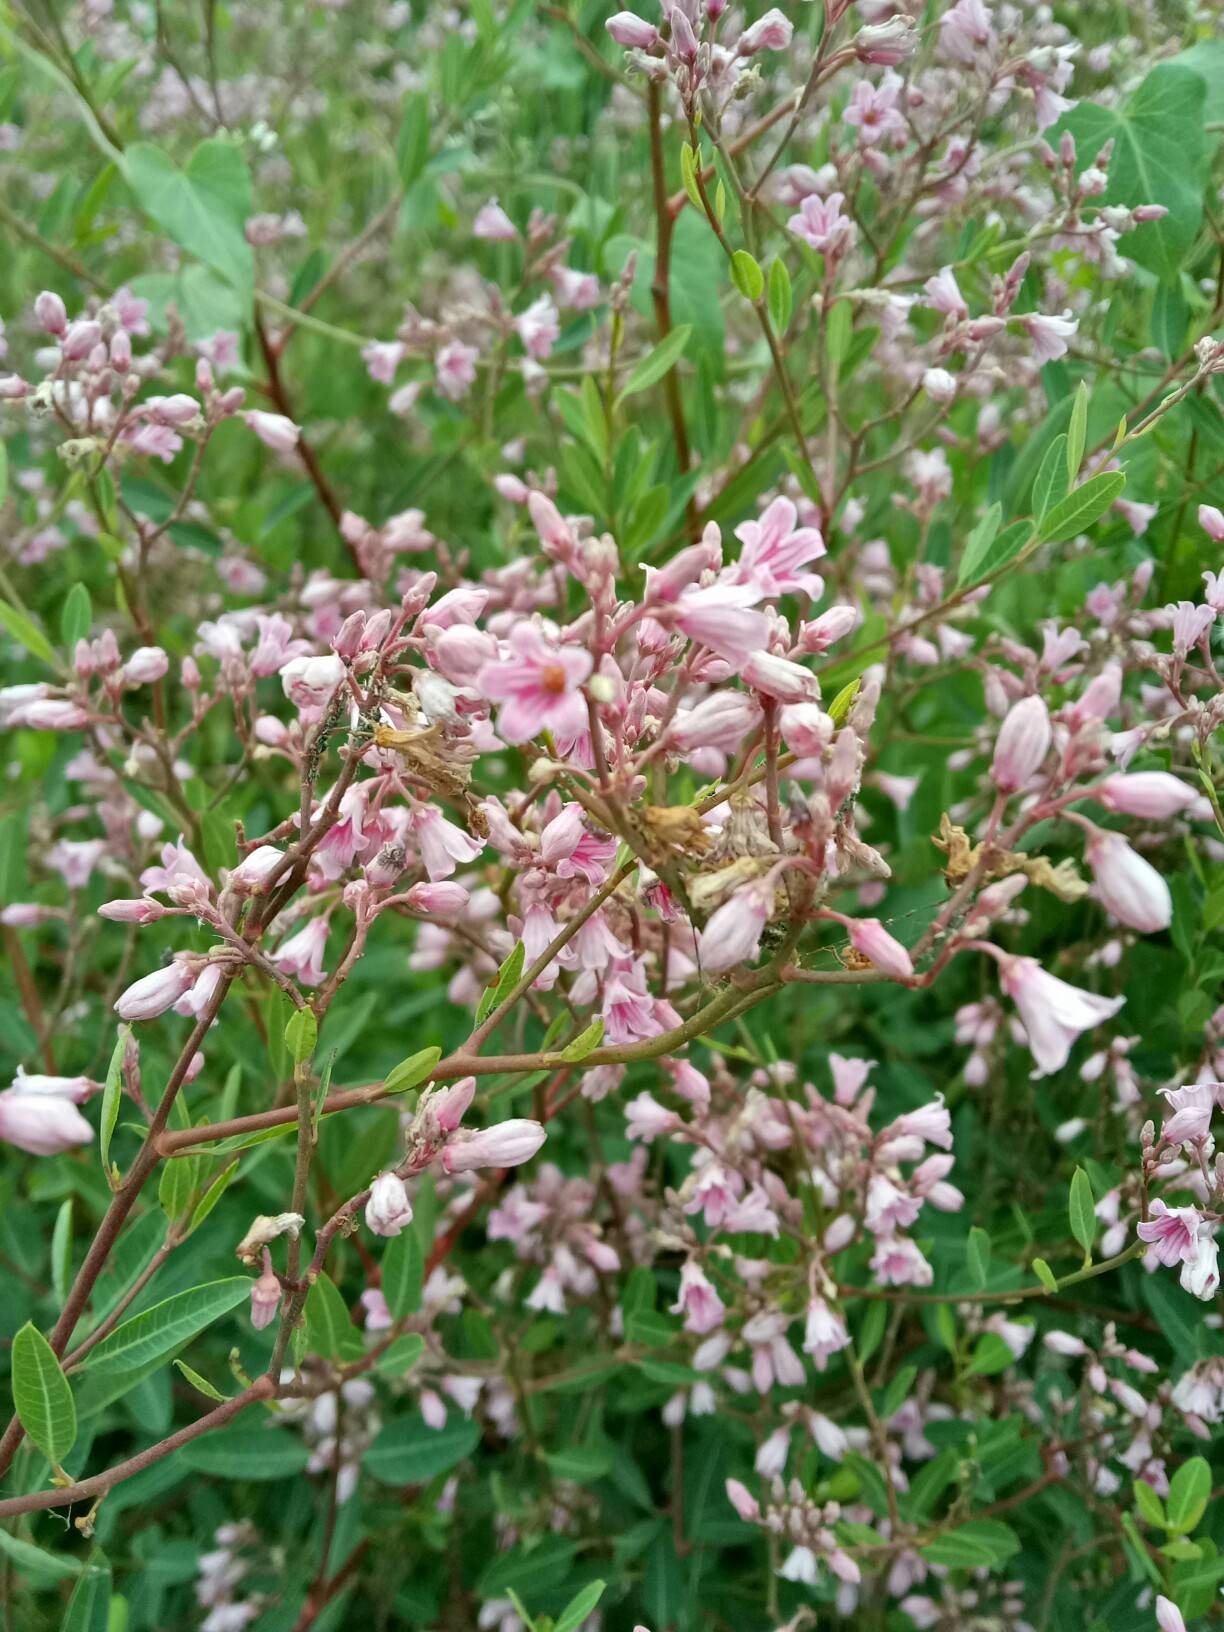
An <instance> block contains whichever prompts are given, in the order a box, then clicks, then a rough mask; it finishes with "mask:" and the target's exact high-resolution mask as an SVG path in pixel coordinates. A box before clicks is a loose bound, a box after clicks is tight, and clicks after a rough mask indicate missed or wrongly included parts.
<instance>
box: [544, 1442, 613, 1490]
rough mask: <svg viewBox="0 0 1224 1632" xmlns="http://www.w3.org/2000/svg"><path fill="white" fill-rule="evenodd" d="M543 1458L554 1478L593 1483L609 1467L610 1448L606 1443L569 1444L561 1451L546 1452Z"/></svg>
mask: <svg viewBox="0 0 1224 1632" xmlns="http://www.w3.org/2000/svg"><path fill="white" fill-rule="evenodd" d="M544 1460H545V1462H546V1463H547V1464H548V1469H549V1472H550V1473H551V1474H552V1476H553V1478H554V1479H562V1480H565V1481H566V1482H567V1483H569V1484H575V1485H593V1484H594V1483H595V1481H596V1480H597V1479H602V1478H603V1477H604V1476H605V1475H606V1474H607V1473H608V1471H609V1469H610V1468H611V1466H612V1448H611V1446H609V1445H606V1444H605V1445H571V1446H568V1447H567V1448H566V1449H565V1450H563V1451H554V1452H551V1453H548V1454H546V1455H545V1457H544Z"/></svg>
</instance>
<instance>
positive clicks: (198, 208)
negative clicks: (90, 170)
mask: <svg viewBox="0 0 1224 1632" xmlns="http://www.w3.org/2000/svg"><path fill="white" fill-rule="evenodd" d="M122 164H123V174H124V178H125V179H126V181H127V184H128V186H129V187H130V188H131V189H132V191H133V193H134V194H135V195H136V198H137V201H138V202H139V204H140V206H141V208H142V209H143V210H144V211H145V213H146V214H147V215H150V216H152V218H153V220H154V221H156V222H157V224H158V226H159V227H161V228H162V230H163V231H164V232H166V233H168V234H169V235H170V237H171V238H173V239H174V241H175V243H176V244H179V245H180V246H181V247H182V248H183V249H185V250H188V251H189V252H190V253H191V254H192V255H195V256H196V257H197V258H198V259H199V260H201V261H203V262H204V263H205V265H206V266H211V267H212V268H213V269H214V270H215V271H217V272H220V273H221V274H222V276H223V277H225V278H227V279H228V280H229V281H230V283H232V284H233V285H234V287H235V289H237V290H239V291H240V292H241V293H242V294H243V295H244V296H245V297H246V298H247V299H249V298H250V295H251V293H252V291H253V288H254V282H255V261H254V257H253V256H252V254H251V246H250V245H249V244H248V243H247V241H246V236H245V234H244V232H243V223H244V222H245V221H246V218H247V217H248V216H249V215H250V213H251V176H250V172H249V170H248V169H247V162H246V159H245V158H244V157H243V154H242V149H241V148H240V147H239V146H238V145H237V143H236V142H232V141H229V140H227V139H226V138H225V137H220V136H217V137H210V138H209V140H208V141H204V142H201V143H200V144H199V146H198V147H197V148H196V149H195V151H194V152H193V153H192V155H191V157H190V159H188V161H187V166H186V169H183V170H180V169H179V167H178V165H177V164H175V162H174V160H173V159H171V158H170V157H169V156H168V155H167V154H165V153H163V152H162V151H161V149H160V148H157V147H154V146H153V144H152V143H151V142H134V143H133V144H132V146H131V147H129V148H127V150H126V151H125V152H124V155H123V160H122Z"/></svg>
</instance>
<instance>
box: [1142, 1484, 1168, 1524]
mask: <svg viewBox="0 0 1224 1632" xmlns="http://www.w3.org/2000/svg"><path fill="white" fill-rule="evenodd" d="M1134 1491H1135V1506H1136V1507H1137V1508H1138V1509H1139V1513H1140V1516H1141V1517H1142V1518H1143V1519H1145V1520H1146V1521H1147V1523H1148V1524H1152V1525H1155V1526H1156V1528H1157V1529H1158V1530H1165V1529H1167V1528H1168V1526H1167V1524H1166V1522H1165V1510H1164V1503H1163V1502H1162V1501H1161V1499H1160V1497H1159V1496H1157V1494H1156V1492H1155V1491H1154V1490H1153V1489H1152V1487H1151V1485H1149V1484H1148V1482H1147V1480H1146V1479H1136V1480H1135V1484H1134Z"/></svg>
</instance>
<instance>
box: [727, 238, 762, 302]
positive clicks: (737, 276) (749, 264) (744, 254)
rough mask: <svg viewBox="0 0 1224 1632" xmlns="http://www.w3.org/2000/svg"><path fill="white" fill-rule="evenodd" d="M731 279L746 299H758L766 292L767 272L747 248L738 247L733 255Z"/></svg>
mask: <svg viewBox="0 0 1224 1632" xmlns="http://www.w3.org/2000/svg"><path fill="white" fill-rule="evenodd" d="M731 281H732V283H733V284H734V285H735V287H736V288H737V289H738V290H739V292H740V294H741V295H743V297H744V299H745V300H751V301H758V300H760V298H761V296H762V295H763V294H764V292H765V274H764V272H762V271H761V268H760V264H759V263H758V261H757V259H756V257H755V256H753V255H750V254H749V253H748V251H747V250H746V249H737V250H736V252H735V254H734V255H732V257H731Z"/></svg>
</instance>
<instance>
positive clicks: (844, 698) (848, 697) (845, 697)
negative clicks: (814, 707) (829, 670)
mask: <svg viewBox="0 0 1224 1632" xmlns="http://www.w3.org/2000/svg"><path fill="white" fill-rule="evenodd" d="M862 683H863V677H862V675H856V676H855V677H854V679H853V680H849V681H847V682H846V684H845V685H844V686H843V687H842V688H841V690H840V691H839V692H838V694H837V696H836V697H834V699H833V701H832V702H831V703H830V704H829V718H830V719H831V720H832V721H833V724H834V725H845V723H846V716H847V715H848V714H849V712H850V710H851V708H853V706H854V699H855V698H856V697H857V696H858V694H859V687H860V686H861V685H862Z"/></svg>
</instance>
